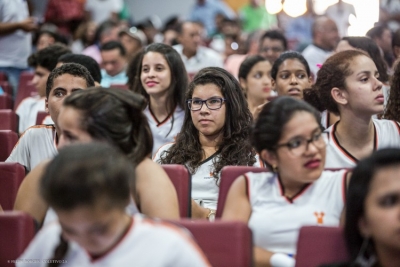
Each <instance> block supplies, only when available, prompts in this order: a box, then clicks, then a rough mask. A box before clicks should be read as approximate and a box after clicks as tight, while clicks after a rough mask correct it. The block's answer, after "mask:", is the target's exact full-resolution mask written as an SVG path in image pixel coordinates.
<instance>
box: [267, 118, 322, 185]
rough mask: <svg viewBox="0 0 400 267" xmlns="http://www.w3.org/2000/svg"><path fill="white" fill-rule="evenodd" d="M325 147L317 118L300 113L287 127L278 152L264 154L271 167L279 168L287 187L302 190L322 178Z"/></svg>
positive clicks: (278, 146) (283, 132)
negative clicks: (304, 186)
mask: <svg viewBox="0 0 400 267" xmlns="http://www.w3.org/2000/svg"><path fill="white" fill-rule="evenodd" d="M311 140H313V141H311ZM325 147H326V143H325V140H324V137H323V135H322V131H321V128H320V126H319V124H318V123H317V121H316V119H315V117H314V116H313V115H312V114H311V113H309V112H307V111H297V112H296V113H294V114H293V116H292V118H291V119H290V120H289V121H288V122H287V123H286V125H285V126H284V127H283V131H282V136H281V138H280V140H279V142H278V144H277V149H276V151H275V152H266V150H263V151H262V152H261V156H262V157H263V159H264V160H266V161H267V162H268V163H269V164H270V165H272V166H277V168H278V172H279V174H280V177H281V179H282V181H283V183H284V184H286V185H289V184H290V185H298V186H302V185H304V184H306V183H310V182H313V181H315V180H316V179H318V178H319V177H320V176H321V173H322V171H323V169H324V165H325ZM267 155H269V156H267Z"/></svg>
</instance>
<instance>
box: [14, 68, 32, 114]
mask: <svg viewBox="0 0 400 267" xmlns="http://www.w3.org/2000/svg"><path fill="white" fill-rule="evenodd" d="M33 75H34V74H33V72H28V71H24V72H22V73H21V76H20V78H19V84H18V92H17V96H16V97H15V103H14V110H16V109H17V108H18V105H19V104H20V103H21V102H22V100H24V99H25V98H27V97H30V96H33V95H37V94H38V92H37V90H36V88H35V86H33V85H32V79H33Z"/></svg>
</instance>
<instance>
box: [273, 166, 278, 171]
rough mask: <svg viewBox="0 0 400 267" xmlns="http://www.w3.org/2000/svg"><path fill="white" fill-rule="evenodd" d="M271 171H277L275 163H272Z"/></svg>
mask: <svg viewBox="0 0 400 267" xmlns="http://www.w3.org/2000/svg"><path fill="white" fill-rule="evenodd" d="M272 171H273V172H278V166H276V165H275V164H274V165H272Z"/></svg>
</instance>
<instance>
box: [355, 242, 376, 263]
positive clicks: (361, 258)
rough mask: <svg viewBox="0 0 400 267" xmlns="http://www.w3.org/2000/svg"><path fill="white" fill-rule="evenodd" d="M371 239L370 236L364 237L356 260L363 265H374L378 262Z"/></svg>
mask: <svg viewBox="0 0 400 267" xmlns="http://www.w3.org/2000/svg"><path fill="white" fill-rule="evenodd" d="M369 241H370V238H369V237H364V240H363V243H362V245H361V248H360V251H359V252H358V255H357V258H356V259H355V261H354V262H355V263H356V264H358V265H359V266H361V267H372V266H373V265H375V263H376V257H375V255H374V254H373V252H372V251H371V248H370V244H369Z"/></svg>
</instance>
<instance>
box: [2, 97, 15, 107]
mask: <svg viewBox="0 0 400 267" xmlns="http://www.w3.org/2000/svg"><path fill="white" fill-rule="evenodd" d="M13 107H14V105H13V99H12V97H11V95H9V94H4V95H0V109H13Z"/></svg>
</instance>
